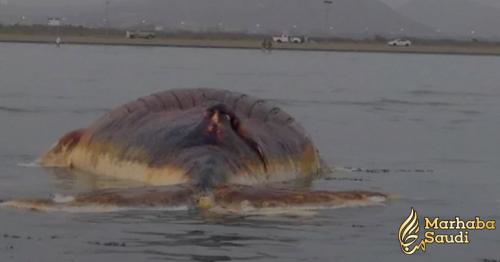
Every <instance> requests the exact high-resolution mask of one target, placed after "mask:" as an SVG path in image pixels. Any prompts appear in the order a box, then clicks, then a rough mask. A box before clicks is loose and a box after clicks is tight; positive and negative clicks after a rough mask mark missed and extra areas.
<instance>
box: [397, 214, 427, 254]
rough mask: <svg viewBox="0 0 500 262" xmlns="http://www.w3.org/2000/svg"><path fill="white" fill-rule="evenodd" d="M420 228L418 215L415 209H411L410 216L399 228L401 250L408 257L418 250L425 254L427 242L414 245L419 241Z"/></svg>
mask: <svg viewBox="0 0 500 262" xmlns="http://www.w3.org/2000/svg"><path fill="white" fill-rule="evenodd" d="M419 230H420V227H419V225H418V215H417V212H416V211H415V209H413V208H411V211H410V215H409V216H408V218H406V220H405V221H404V222H403V224H401V226H400V227H399V234H398V237H399V243H400V244H401V250H402V251H403V253H405V254H407V255H411V254H413V253H415V252H416V251H417V250H419V249H420V250H422V252H425V244H426V243H425V241H424V240H422V241H421V242H420V244H418V245H414V246H413V248H412V245H413V244H414V243H415V242H416V241H417V240H418V231H419Z"/></svg>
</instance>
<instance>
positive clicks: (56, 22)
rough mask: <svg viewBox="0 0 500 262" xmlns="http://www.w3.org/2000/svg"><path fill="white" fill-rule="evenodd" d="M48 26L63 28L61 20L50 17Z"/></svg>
mask: <svg viewBox="0 0 500 262" xmlns="http://www.w3.org/2000/svg"><path fill="white" fill-rule="evenodd" d="M47 25H48V26H61V18H58V17H49V21H48V23H47Z"/></svg>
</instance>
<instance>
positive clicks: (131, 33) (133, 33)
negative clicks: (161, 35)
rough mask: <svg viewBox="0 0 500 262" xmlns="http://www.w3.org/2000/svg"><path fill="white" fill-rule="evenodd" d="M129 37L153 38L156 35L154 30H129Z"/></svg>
mask: <svg viewBox="0 0 500 262" xmlns="http://www.w3.org/2000/svg"><path fill="white" fill-rule="evenodd" d="M126 35H127V38H130V39H134V38H144V39H152V38H155V37H156V34H155V33H154V32H146V31H127V34H126Z"/></svg>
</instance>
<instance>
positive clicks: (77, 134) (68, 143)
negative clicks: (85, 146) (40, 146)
mask: <svg viewBox="0 0 500 262" xmlns="http://www.w3.org/2000/svg"><path fill="white" fill-rule="evenodd" d="M84 131H85V130H84V129H77V130H74V131H71V132H69V133H67V134H66V135H64V136H63V137H62V138H61V139H59V143H58V145H57V147H56V148H54V151H55V153H58V152H59V151H60V150H62V149H63V148H66V149H70V148H73V147H74V146H76V145H77V144H78V142H80V139H81V138H82V136H83V134H84Z"/></svg>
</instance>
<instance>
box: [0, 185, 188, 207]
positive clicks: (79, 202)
mask: <svg viewBox="0 0 500 262" xmlns="http://www.w3.org/2000/svg"><path fill="white" fill-rule="evenodd" d="M193 192H194V190H193V188H192V187H191V186H187V185H173V186H155V187H138V188H127V189H103V190H97V191H93V192H89V193H82V194H79V195H76V196H68V197H61V196H56V197H54V198H52V199H15V200H10V201H5V202H3V203H0V207H11V208H18V209H28V210H34V211H61V212H101V211H119V210H123V209H134V208H141V209H143V208H169V207H172V208H173V207H184V206H188V205H190V203H191V198H192V194H193Z"/></svg>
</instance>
